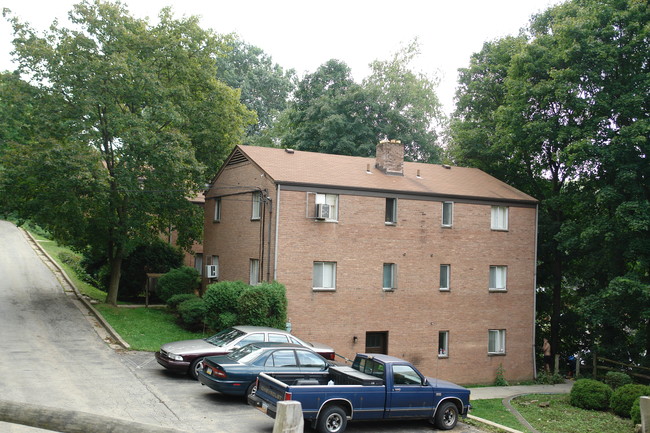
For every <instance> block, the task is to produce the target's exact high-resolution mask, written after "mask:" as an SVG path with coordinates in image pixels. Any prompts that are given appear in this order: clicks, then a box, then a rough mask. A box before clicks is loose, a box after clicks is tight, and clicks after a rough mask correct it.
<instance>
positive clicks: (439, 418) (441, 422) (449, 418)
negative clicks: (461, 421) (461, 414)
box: [434, 401, 458, 430]
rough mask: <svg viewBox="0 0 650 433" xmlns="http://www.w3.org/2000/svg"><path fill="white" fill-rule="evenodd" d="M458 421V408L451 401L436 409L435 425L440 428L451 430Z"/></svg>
mask: <svg viewBox="0 0 650 433" xmlns="http://www.w3.org/2000/svg"><path fill="white" fill-rule="evenodd" d="M457 422H458V408H457V407H456V405H455V404H453V403H451V402H449V401H448V402H445V403H443V404H441V405H440V407H438V410H437V411H436V419H435V423H434V424H435V425H436V427H437V428H439V429H440V430H451V429H452V428H454V427H456V423H457Z"/></svg>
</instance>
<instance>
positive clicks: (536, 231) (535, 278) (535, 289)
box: [532, 203, 539, 379]
mask: <svg viewBox="0 0 650 433" xmlns="http://www.w3.org/2000/svg"><path fill="white" fill-rule="evenodd" d="M538 224H539V203H538V204H537V205H535V261H534V262H533V269H534V271H533V349H532V350H533V378H535V379H537V356H536V352H535V349H536V348H535V337H536V333H535V326H536V324H537V243H538V239H537V238H538V236H539V229H538Z"/></svg>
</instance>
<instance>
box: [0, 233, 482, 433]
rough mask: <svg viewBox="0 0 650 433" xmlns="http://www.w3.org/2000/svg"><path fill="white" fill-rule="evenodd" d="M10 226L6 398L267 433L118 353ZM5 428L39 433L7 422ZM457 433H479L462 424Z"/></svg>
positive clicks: (227, 401)
mask: <svg viewBox="0 0 650 433" xmlns="http://www.w3.org/2000/svg"><path fill="white" fill-rule="evenodd" d="M93 322H94V321H93V320H92V318H91V317H90V316H89V313H88V312H87V311H85V309H84V307H83V304H81V303H80V302H79V301H78V300H77V299H76V297H75V296H74V294H73V293H72V292H65V291H64V290H63V287H62V286H61V285H60V284H59V282H58V280H57V279H56V278H55V276H54V274H53V273H52V271H51V270H50V269H49V268H48V267H47V266H46V265H45V264H44V262H43V261H42V260H41V258H40V257H39V255H37V254H36V252H35V251H34V249H33V248H32V247H31V246H30V244H29V243H28V242H27V239H26V237H25V235H24V234H23V233H22V231H20V230H19V229H18V228H16V227H15V226H14V225H13V224H11V223H8V222H6V221H0V342H1V348H2V350H0V399H3V400H9V401H12V402H17V403H19V402H24V403H32V404H40V405H44V406H49V407H54V408H62V409H68V410H78V411H83V412H88V413H93V414H99V415H104V416H110V417H115V418H121V419H125V420H130V421H137V422H140V423H146V424H152V425H156V426H161V427H174V428H177V429H180V430H185V431H187V432H196V433H208V432H209V433H250V432H261V433H270V432H272V431H273V420H272V419H271V418H269V417H267V416H265V415H263V414H262V413H260V412H258V411H256V410H254V409H252V408H250V407H248V406H247V405H245V404H244V403H243V400H242V399H238V398H232V397H227V396H224V395H221V394H218V393H216V392H213V391H212V390H210V389H209V388H206V387H202V386H200V385H199V384H198V382H196V381H193V380H190V379H188V378H187V377H185V376H178V375H175V374H171V373H168V372H167V371H166V370H164V369H163V368H162V367H160V366H158V364H157V363H156V361H155V359H154V357H153V354H152V353H148V352H136V351H124V350H115V348H114V346H113V347H111V346H109V345H108V344H107V343H106V342H105V341H104V340H103V339H102V338H101V337H100V334H98V332H97V331H96V330H95V328H94V324H93ZM0 431H2V432H9V433H27V432H31V433H35V432H37V431H42V430H36V429H32V428H29V427H24V426H19V425H12V424H6V423H2V422H0ZM347 431H348V432H349V433H355V432H357V433H359V432H391V433H407V432H408V433H417V432H432V431H435V430H434V429H433V428H432V427H431V426H430V425H429V424H428V423H426V422H421V421H420V422H406V423H403V422H402V423H361V424H354V423H353V424H351V425H350V426H349V427H348V430H347ZM454 431H455V432H456V433H476V432H479V430H477V429H474V428H473V427H469V426H465V425H459V426H458V427H457V428H456V429H455V430H454Z"/></svg>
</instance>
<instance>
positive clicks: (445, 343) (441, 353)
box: [438, 331, 449, 358]
mask: <svg viewBox="0 0 650 433" xmlns="http://www.w3.org/2000/svg"><path fill="white" fill-rule="evenodd" d="M447 356H449V331H439V332H438V357H440V358H443V357H447Z"/></svg>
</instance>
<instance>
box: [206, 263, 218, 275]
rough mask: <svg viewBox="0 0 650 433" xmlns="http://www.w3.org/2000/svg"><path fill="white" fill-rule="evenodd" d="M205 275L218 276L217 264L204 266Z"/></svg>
mask: <svg viewBox="0 0 650 433" xmlns="http://www.w3.org/2000/svg"><path fill="white" fill-rule="evenodd" d="M205 276H206V277H207V278H219V275H218V273H217V265H207V266H206V267H205Z"/></svg>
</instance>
